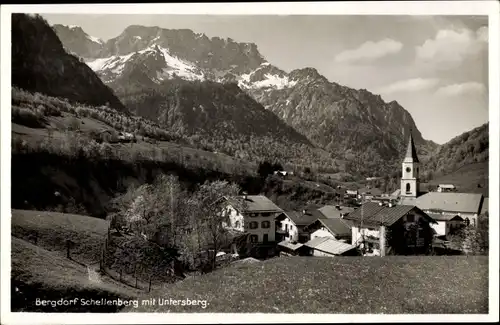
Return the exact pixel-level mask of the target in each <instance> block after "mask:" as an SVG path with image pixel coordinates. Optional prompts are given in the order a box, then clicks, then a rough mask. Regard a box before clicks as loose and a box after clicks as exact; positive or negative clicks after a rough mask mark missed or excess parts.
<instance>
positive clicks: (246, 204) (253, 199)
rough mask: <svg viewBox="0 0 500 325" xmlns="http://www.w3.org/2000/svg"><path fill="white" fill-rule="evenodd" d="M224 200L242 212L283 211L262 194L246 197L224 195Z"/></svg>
mask: <svg viewBox="0 0 500 325" xmlns="http://www.w3.org/2000/svg"><path fill="white" fill-rule="evenodd" d="M226 200H227V201H228V202H229V204H231V206H232V207H233V208H235V209H237V210H242V212H283V210H282V209H281V208H280V207H278V206H277V205H276V204H274V203H273V201H271V200H269V199H268V198H267V197H266V196H264V195H247V196H246V199H245V197H244V196H236V197H226Z"/></svg>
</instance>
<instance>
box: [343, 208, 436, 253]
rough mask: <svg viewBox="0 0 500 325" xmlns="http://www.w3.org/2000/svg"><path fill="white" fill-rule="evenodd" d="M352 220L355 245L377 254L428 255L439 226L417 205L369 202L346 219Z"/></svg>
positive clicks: (353, 243) (352, 241) (353, 242)
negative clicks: (433, 228)
mask: <svg viewBox="0 0 500 325" xmlns="http://www.w3.org/2000/svg"><path fill="white" fill-rule="evenodd" d="M345 219H346V220H351V221H352V223H353V225H352V228H351V229H352V240H351V243H352V245H354V246H357V247H360V248H362V249H364V250H365V251H368V252H371V253H374V254H376V255H381V256H384V255H386V253H391V254H396V255H399V254H412V253H421V252H426V251H427V250H428V249H429V248H430V246H431V245H432V238H433V234H434V231H433V230H432V228H431V224H434V223H436V221H435V220H434V219H432V218H431V217H430V216H429V215H427V214H426V213H425V212H423V211H422V210H420V209H419V208H418V207H416V206H413V205H392V204H388V205H384V204H382V203H374V202H367V203H365V204H363V205H362V206H361V207H360V208H358V209H356V210H354V211H353V212H351V213H349V215H347V216H346V217H345Z"/></svg>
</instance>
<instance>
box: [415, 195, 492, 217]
mask: <svg viewBox="0 0 500 325" xmlns="http://www.w3.org/2000/svg"><path fill="white" fill-rule="evenodd" d="M482 198H483V195H482V194H479V193H457V192H429V193H427V194H425V195H422V196H420V197H417V199H416V200H415V205H416V206H417V207H418V208H420V209H421V210H436V211H450V212H465V213H480V208H481V202H482Z"/></svg>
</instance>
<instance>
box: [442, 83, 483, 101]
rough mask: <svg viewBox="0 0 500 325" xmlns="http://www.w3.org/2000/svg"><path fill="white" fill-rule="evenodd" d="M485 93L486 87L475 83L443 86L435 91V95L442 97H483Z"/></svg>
mask: <svg viewBox="0 0 500 325" xmlns="http://www.w3.org/2000/svg"><path fill="white" fill-rule="evenodd" d="M485 93H486V87H485V86H484V85H483V84H482V83H480V82H475V81H471V82H464V83H460V84H452V85H447V86H443V87H441V88H439V89H438V90H437V91H436V95H439V96H444V97H455V96H462V95H469V96H470V95H483V94H485Z"/></svg>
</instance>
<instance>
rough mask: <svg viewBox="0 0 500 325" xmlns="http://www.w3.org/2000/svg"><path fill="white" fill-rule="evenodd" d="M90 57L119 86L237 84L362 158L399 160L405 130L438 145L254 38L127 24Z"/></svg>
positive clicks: (373, 102)
mask: <svg viewBox="0 0 500 325" xmlns="http://www.w3.org/2000/svg"><path fill="white" fill-rule="evenodd" d="M87 64H88V65H89V66H90V67H91V68H92V69H93V70H94V71H96V73H97V74H98V75H99V76H100V77H101V78H102V79H103V80H104V81H105V82H106V83H108V84H109V85H110V86H112V87H113V88H114V89H117V90H119V91H120V92H121V93H123V92H127V91H130V88H134V87H135V89H137V87H139V88H142V89H144V88H145V87H146V88H147V87H154V84H157V85H158V84H161V83H162V82H163V81H165V80H172V79H178V78H180V79H184V80H189V81H207V80H208V81H213V82H219V83H235V84H237V85H238V86H239V87H240V88H241V89H242V90H244V91H246V92H247V93H248V94H250V95H251V96H252V97H253V98H254V99H255V100H256V101H257V102H259V103H260V104H262V105H263V106H264V107H265V108H266V109H267V110H269V111H271V112H273V113H274V114H276V115H277V116H278V117H280V118H281V119H282V120H283V121H285V122H286V123H287V124H289V125H290V126H292V127H293V128H295V129H296V130H297V131H299V132H300V133H302V134H304V135H305V136H306V137H307V138H308V139H309V140H310V141H311V142H312V143H314V144H315V145H317V146H319V147H322V148H325V149H326V150H328V151H330V152H331V153H333V154H334V155H335V156H337V157H338V158H345V159H348V160H354V161H356V162H361V164H365V165H366V164H368V165H370V164H372V165H380V164H386V165H391V164H393V163H395V162H399V159H400V158H401V154H402V152H403V151H404V146H405V144H406V141H407V139H408V137H409V134H410V130H412V131H411V132H412V134H413V136H414V139H415V143H416V145H417V147H418V150H419V153H420V155H422V156H425V155H427V154H428V153H429V152H430V151H432V150H434V149H435V148H436V147H437V145H436V144H435V143H433V142H431V141H426V140H425V139H423V138H422V135H421V133H420V132H419V131H418V128H417V126H416V125H415V122H414V121H413V118H412V117H411V115H410V114H409V113H408V111H406V110H405V109H404V108H403V107H402V106H401V105H399V104H398V103H397V102H389V103H386V102H384V101H383V100H382V98H381V97H380V96H378V95H376V94H372V93H370V92H369V91H367V90H364V89H361V90H358V89H352V88H348V87H345V86H342V85H339V84H337V83H335V82H332V81H329V80H328V79H327V78H325V77H324V76H322V75H321V74H320V73H319V72H318V71H317V70H316V69H314V68H304V69H297V70H293V71H291V72H290V73H286V72H285V71H283V70H281V69H279V68H278V67H275V66H273V65H271V64H270V63H269V62H267V61H266V60H265V58H263V56H262V55H261V54H260V53H259V51H258V49H257V46H256V45H255V44H251V43H236V42H234V41H233V40H231V39H221V38H217V37H214V38H208V37H207V36H206V35H204V34H199V33H194V32H192V31H190V30H168V29H162V28H158V27H142V26H130V27H128V28H127V29H125V30H124V32H123V33H122V34H121V35H120V36H118V37H116V38H114V39H110V40H109V41H108V42H106V43H105V44H104V46H103V49H102V51H101V52H100V54H99V58H97V59H94V60H89V61H88V62H87ZM127 88H128V90H127ZM354 158H355V159H354Z"/></svg>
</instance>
